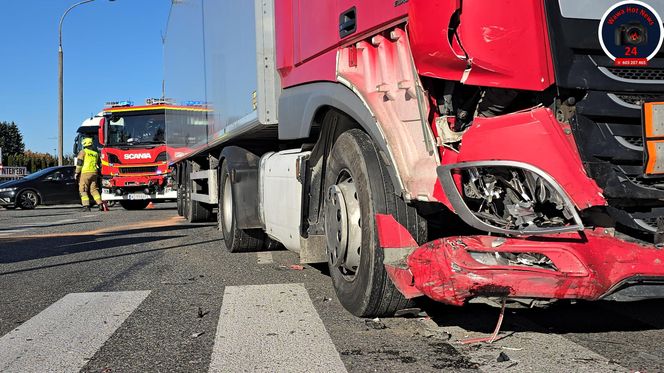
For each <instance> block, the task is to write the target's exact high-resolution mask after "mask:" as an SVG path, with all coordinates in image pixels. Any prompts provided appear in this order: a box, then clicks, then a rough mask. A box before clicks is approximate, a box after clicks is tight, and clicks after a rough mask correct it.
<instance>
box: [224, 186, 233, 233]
mask: <svg viewBox="0 0 664 373" xmlns="http://www.w3.org/2000/svg"><path fill="white" fill-rule="evenodd" d="M222 209H223V219H224V230H225V231H230V230H231V225H232V224H233V192H232V189H231V180H230V179H229V178H228V177H227V178H226V180H225V181H224V195H223V202H222Z"/></svg>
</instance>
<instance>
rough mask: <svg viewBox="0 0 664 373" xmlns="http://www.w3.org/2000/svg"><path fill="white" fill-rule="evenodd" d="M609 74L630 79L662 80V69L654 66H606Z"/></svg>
mask: <svg viewBox="0 0 664 373" xmlns="http://www.w3.org/2000/svg"><path fill="white" fill-rule="evenodd" d="M606 69H607V70H608V71H609V72H610V73H611V74H613V75H615V76H617V77H619V78H622V79H630V80H664V69H656V68H638V69H632V68H624V67H607V68H606Z"/></svg>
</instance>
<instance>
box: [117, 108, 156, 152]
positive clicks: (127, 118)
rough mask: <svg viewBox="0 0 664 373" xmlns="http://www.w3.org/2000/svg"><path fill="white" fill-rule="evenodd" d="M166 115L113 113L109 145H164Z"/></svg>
mask: <svg viewBox="0 0 664 373" xmlns="http://www.w3.org/2000/svg"><path fill="white" fill-rule="evenodd" d="M165 128H166V125H165V121H164V113H163V112H161V113H159V114H139V115H136V114H131V113H126V114H125V113H113V114H111V115H110V117H109V118H108V145H137V144H163V143H164V142H165V139H166V136H165V132H166V130H165Z"/></svg>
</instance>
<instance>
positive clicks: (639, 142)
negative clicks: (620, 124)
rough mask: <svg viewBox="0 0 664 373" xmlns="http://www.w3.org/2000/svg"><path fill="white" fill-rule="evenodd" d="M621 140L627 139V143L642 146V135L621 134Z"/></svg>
mask: <svg viewBox="0 0 664 373" xmlns="http://www.w3.org/2000/svg"><path fill="white" fill-rule="evenodd" d="M623 140H625V141H627V142H628V143H630V144H632V145H634V146H638V147H639V148H643V137H636V136H634V137H633V136H629V137H628V136H623Z"/></svg>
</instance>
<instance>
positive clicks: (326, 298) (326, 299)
mask: <svg viewBox="0 0 664 373" xmlns="http://www.w3.org/2000/svg"><path fill="white" fill-rule="evenodd" d="M331 301H332V298H328V297H323V302H331Z"/></svg>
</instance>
